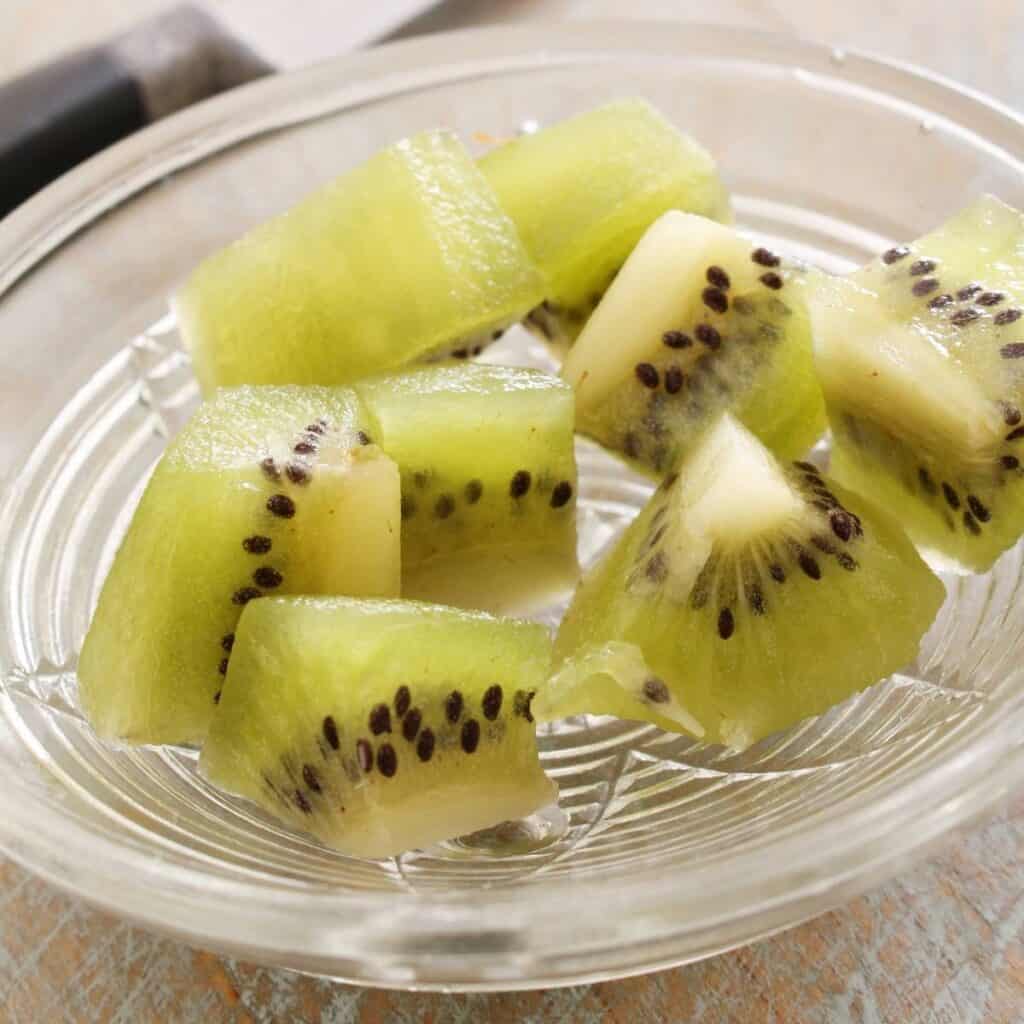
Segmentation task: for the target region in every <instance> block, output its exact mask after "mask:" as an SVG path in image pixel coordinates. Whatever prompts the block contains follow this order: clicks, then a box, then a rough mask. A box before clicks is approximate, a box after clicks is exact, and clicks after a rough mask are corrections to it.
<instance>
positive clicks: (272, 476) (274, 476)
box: [260, 455, 281, 480]
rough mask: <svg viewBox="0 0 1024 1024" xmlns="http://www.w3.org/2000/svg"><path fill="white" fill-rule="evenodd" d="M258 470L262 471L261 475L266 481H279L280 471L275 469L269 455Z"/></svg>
mask: <svg viewBox="0 0 1024 1024" xmlns="http://www.w3.org/2000/svg"><path fill="white" fill-rule="evenodd" d="M260 469H262V470H263V475H264V476H265V477H266V478H267V479H268V480H280V479H281V470H279V469H278V468H277V463H276V462H275V461H274V460H273V459H272V458H271V457H270V456H269V455H268V456H267V457H266V458H265V459H264V460H263V461H262V462H261V463H260Z"/></svg>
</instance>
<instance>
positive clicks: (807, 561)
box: [796, 551, 821, 580]
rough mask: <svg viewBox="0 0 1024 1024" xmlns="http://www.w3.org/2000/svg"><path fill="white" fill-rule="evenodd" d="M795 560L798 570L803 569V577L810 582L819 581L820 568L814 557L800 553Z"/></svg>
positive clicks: (808, 553) (806, 553) (806, 552)
mask: <svg viewBox="0 0 1024 1024" xmlns="http://www.w3.org/2000/svg"><path fill="white" fill-rule="evenodd" d="M796 560H797V563H798V564H799V566H800V568H801V569H803V571H804V575H805V576H809V577H810V578H811V579H812V580H820V579H821V566H820V565H818V562H817V559H816V558H815V557H814V555H812V554H811V553H810V552H808V551H801V552H800V553H799V554H798V555H797V559H796Z"/></svg>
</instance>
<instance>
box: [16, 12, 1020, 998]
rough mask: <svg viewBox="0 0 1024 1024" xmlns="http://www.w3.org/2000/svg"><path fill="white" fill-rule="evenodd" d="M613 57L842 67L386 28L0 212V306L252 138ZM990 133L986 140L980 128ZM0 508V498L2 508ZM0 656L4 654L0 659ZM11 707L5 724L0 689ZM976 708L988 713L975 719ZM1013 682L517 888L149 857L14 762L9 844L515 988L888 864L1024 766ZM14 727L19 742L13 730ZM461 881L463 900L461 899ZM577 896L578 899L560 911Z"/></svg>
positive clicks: (979, 807)
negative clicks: (815, 781)
mask: <svg viewBox="0 0 1024 1024" xmlns="http://www.w3.org/2000/svg"><path fill="white" fill-rule="evenodd" d="M626 56H633V57H641V56H642V57H643V58H644V59H646V60H672V59H678V58H680V57H686V58H687V59H691V60H692V59H700V58H701V57H702V56H704V57H706V58H707V59H714V60H723V59H724V60H728V59H735V60H742V61H745V62H753V63H764V64H770V65H773V66H784V67H792V68H800V69H802V70H803V71H805V72H808V73H810V74H817V75H821V76H826V77H828V76H834V74H835V71H836V62H835V57H836V54H835V51H833V50H831V49H830V48H828V47H826V46H822V45H819V44H815V43H810V42H805V41H801V40H798V39H795V38H789V37H784V36H778V35H773V34H769V33H762V32H754V31H746V30H739V29H736V28H733V27H725V26H702V25H691V24H680V23H673V22H650V21H646V22H642V21H588V22H567V23H563V24H560V25H557V26H551V25H547V26H544V27H543V28H542V27H515V28H494V29H475V30H468V31H463V32H456V33H446V34H442V35H436V36H428V37H422V38H418V39H414V40H409V41H402V42H398V43H392V44H388V45H386V46H383V47H380V48H378V49H374V50H369V51H365V52H360V53H356V54H352V55H348V56H343V57H340V58H337V59H335V60H332V61H328V62H326V63H323V64H320V65H317V66H314V67H312V68H310V69H307V70H303V71H298V72H293V73H290V74H287V75H283V76H280V77H275V78H272V79H268V80H264V81H261V82H257V83H254V84H252V85H249V86H246V87H244V88H242V89H239V90H236V91H234V92H232V93H230V94H227V95H225V96H222V97H218V98H216V99H213V100H210V101H207V102H205V103H202V104H200V105H198V106H196V107H193V108H190V109H189V110H187V111H185V112H183V113H181V114H178V115H176V116H174V117H172V118H169V119H167V120H166V121H162V122H160V123H158V124H156V125H154V126H152V127H150V128H148V129H146V130H144V131H142V132H140V133H138V134H137V135H135V136H132V137H131V138H129V139H128V140H126V141H124V142H122V143H120V144H118V145H116V146H114V147H112V148H111V149H109V150H107V151H105V152H103V153H102V154H100V155H99V156H97V157H95V158H93V159H92V160H90V161H89V162H88V163H86V164H84V165H83V166H81V167H80V168H78V169H77V170H75V171H74V172H73V173H71V174H69V175H67V176H66V177H64V178H62V179H60V180H59V181H58V182H56V183H55V184H53V185H51V186H50V187H49V188H47V189H46V190H45V191H44V192H42V193H40V194H39V195H38V196H36V197H35V198H33V199H32V200H31V201H29V202H28V203H27V204H25V205H24V206H23V207H21V208H20V209H18V210H16V211H15V212H14V213H13V214H11V215H10V216H9V217H8V218H7V219H6V220H4V221H2V222H0V309H2V302H3V298H4V296H5V294H7V293H8V292H9V291H10V290H11V289H12V288H13V287H14V285H15V284H16V283H17V281H18V280H19V279H20V278H22V277H23V276H25V275H28V274H30V273H31V272H32V271H33V269H34V268H35V267H36V266H37V265H38V264H39V263H40V262H41V261H43V260H44V259H45V258H46V256H47V255H48V254H50V253H52V252H53V251H55V250H56V249H57V248H59V246H60V245H61V244H62V243H63V242H65V241H66V240H67V239H69V238H70V237H71V236H72V235H74V234H77V233H78V232H81V231H83V230H87V229H88V227H89V225H90V224H91V223H92V222H93V221H94V220H96V219H97V218H98V217H100V216H101V215H102V214H103V213H104V212H105V211H107V210H109V209H111V208H112V207H114V206H116V205H117V204H119V203H121V202H123V201H125V200H127V199H129V198H131V197H132V196H133V195H135V194H136V193H138V192H140V191H141V190H143V189H145V188H146V187H148V186H149V185H151V184H152V183H154V182H155V181H157V180H158V179H159V178H161V177H162V176H164V175H166V174H168V173H170V172H172V171H175V170H180V169H182V168H184V167H187V166H190V165H192V164H195V163H199V162H201V161H202V160H203V159H205V158H206V157H208V156H211V155H213V154H216V153H218V152H220V151H223V150H225V149H227V148H230V147H231V146H232V145H234V144H236V143H239V142H241V141H243V140H246V139H249V138H252V137H254V136H256V135H260V134H263V133H266V132H270V131H274V130H277V129H281V128H284V127H287V126H289V125H293V124H297V123H301V122H304V121H307V120H310V119H314V118H317V117H319V116H323V115H327V114H336V113H339V112H342V111H344V110H345V109H348V108H353V107H358V106H359V105H361V104H363V103H365V102H368V101H371V100H377V99H381V98H383V97H386V96H395V95H400V94H402V93H407V92H410V91H416V90H418V89H421V88H425V87H429V86H431V85H436V84H439V83H441V82H446V83H452V82H470V81H472V80H473V79H476V78H480V77H488V76H491V75H496V74H501V73H504V72H508V71H513V70H514V71H520V72H522V71H528V70H529V69H531V68H540V67H544V68H551V67H554V66H565V65H571V64H572V63H575V62H589V63H593V62H594V61H607V62H609V63H611V64H613V63H614V62H616V61H619V60H621V59H623V58H624V57H626ZM842 80H843V84H844V86H851V85H852V86H853V87H855V88H859V89H863V90H868V91H869V92H871V93H872V94H874V95H876V96H877V97H878V98H879V99H884V100H885V101H886V102H895V103H900V102H903V103H912V104H913V105H914V106H915V107H920V108H922V109H926V110H933V111H935V112H936V115H937V116H939V117H941V116H942V112H943V111H944V110H945V109H947V107H948V104H949V101H950V100H951V99H953V98H954V97H955V99H956V101H957V103H959V104H960V106H961V108H964V106H965V105H966V108H967V109H968V111H969V114H970V117H969V118H968V120H969V126H968V127H965V126H964V125H963V124H962V122H961V125H960V127H961V129H963V130H965V131H967V132H968V133H969V134H971V135H973V136H974V137H975V139H976V140H977V142H978V143H979V144H980V145H984V146H985V147H987V148H988V149H989V150H997V151H998V152H999V156H1000V159H1001V160H1002V161H1003V162H1004V163H1008V164H1010V165H1013V166H1016V167H1019V168H1020V170H1021V171H1022V172H1024V131H1022V130H1021V129H1022V128H1024V119H1022V118H1021V117H1020V116H1018V115H1017V114H1015V113H1014V112H1013V111H1012V110H1010V109H1009V108H1008V107H1006V106H1004V105H1003V104H1000V103H999V102H997V101H995V100H992V99H989V98H988V97H985V96H983V95H981V94H980V93H977V92H974V91H972V90H969V89H965V88H963V87H961V86H959V85H957V84H955V83H953V82H951V81H948V80H946V79H944V78H942V77H941V76H938V75H935V74H932V73H929V72H925V71H922V70H919V69H916V68H913V67H910V66H908V65H905V64H900V63H896V62H891V61H884V60H879V59H876V58H872V57H868V56H865V55H862V54H859V53H853V52H848V53H845V54H843V60H842ZM994 138H999V139H1000V143H999V144H998V145H997V144H996V143H994V142H993V141H991V140H992V139H994ZM0 518H2V516H0ZM0 667H2V666H0ZM0 705H2V706H3V707H4V713H5V717H6V718H7V719H8V723H9V727H11V728H15V729H17V728H18V725H17V716H15V715H14V714H13V713H12V706H11V705H10V704H9V702H8V698H7V697H6V696H4V695H3V694H2V693H0ZM979 723H981V724H982V725H983V729H984V731H981V730H979ZM1022 724H1024V701H1015V702H1013V703H1012V704H1009V703H1003V704H1001V705H999V706H989V708H988V709H987V710H986V713H985V715H984V716H982V717H980V718H976V719H974V720H973V722H972V723H971V724H970V725H966V724H965V726H964V727H963V728H961V729H960V730H959V731H958V732H957V733H956V734H955V735H953V736H951V737H947V739H946V740H945V741H944V744H943V746H944V752H943V757H942V758H941V759H938V758H936V759H934V761H933V762H931V763H928V764H926V765H919V766H917V768H915V769H914V770H913V771H906V772H901V774H900V777H899V778H898V779H896V780H893V779H891V778H890V779H888V780H886V781H885V782H883V783H881V784H880V785H878V786H877V787H876V788H874V789H873V790H872V791H871V792H870V793H868V794H861V795H859V796H858V797H857V798H851V799H849V800H847V801H845V802H844V804H843V806H842V808H841V813H837V810H836V809H832V810H829V811H823V812H819V813H817V814H814V815H810V816H808V818H807V819H806V820H805V821H804V822H803V823H802V824H801V825H800V826H799V827H794V828H790V829H788V830H786V831H785V832H780V833H778V834H773V835H772V836H771V837H770V838H766V839H765V840H764V841H763V842H762V843H761V844H760V845H759V846H758V847H757V848H753V849H751V848H748V849H746V850H744V851H742V852H737V853H736V854H733V855H731V856H729V857H726V858H723V859H722V860H720V861H718V862H717V863H715V864H714V865H713V866H708V865H702V866H698V867H695V868H694V869H693V870H691V871H687V872H686V873H685V874H676V875H672V874H666V873H665V872H664V871H662V870H659V869H658V868H657V867H652V868H649V869H642V870H641V869H638V868H636V867H633V868H631V869H630V870H628V871H627V870H616V871H609V872H607V873H605V874H600V875H596V874H595V875H589V876H587V877H586V878H581V879H578V880H577V879H573V878H572V877H569V878H566V879H562V880H553V879H550V878H545V879H544V883H543V884H544V888H543V893H544V899H543V900H539V899H532V898H531V897H532V896H533V895H534V894H536V893H539V892H540V889H538V888H535V887H534V886H532V885H527V886H520V887H517V888H509V889H493V890H486V891H482V890H479V889H473V890H469V889H458V888H453V889H451V890H449V891H446V892H445V893H443V894H418V893H409V894H407V895H405V896H402V897H396V896H395V895H394V894H393V893H378V894H373V895H367V894H363V895H358V896H357V895H352V894H344V893H339V892H337V891H333V890H329V889H320V888H317V889H314V888H312V887H310V886H307V885H302V884H298V883H296V884H295V885H289V884H287V883H285V882H283V881H281V880H279V879H278V880H271V879H269V878H268V879H267V880H266V881H261V882H259V883H258V884H257V883H254V882H252V881H248V882H245V881H240V880H238V879H237V878H233V877H230V876H229V872H227V871H225V872H223V873H221V872H219V871H217V870H216V869H213V868H211V867H210V866H209V865H206V866H204V867H203V868H202V869H200V868H198V867H196V866H187V865H183V864H174V863H169V862H167V861H163V860H161V861H157V860H156V859H154V858H153V856H152V854H151V852H148V851H147V850H146V849H145V848H144V846H143V844H141V843H140V844H138V845H135V844H129V843H119V842H114V841H113V840H112V839H111V838H109V837H107V836H105V835H102V834H99V833H98V832H97V831H95V830H93V829H92V828H90V827H88V826H87V825H85V824H84V823H82V822H81V821H78V820H73V819H70V818H68V817H66V816H63V815H61V814H60V813H59V812H58V811H57V810H55V809H53V808H40V807H38V805H36V804H34V803H33V802H32V801H31V800H30V799H29V795H28V792H27V790H26V789H25V788H24V787H23V786H21V785H20V783H19V780H18V779H17V778H10V777H8V778H6V779H5V784H4V786H3V787H0V847H2V848H3V849H4V851H5V852H6V853H8V854H9V855H10V856H11V857H13V858H14V859H15V860H17V861H19V862H20V863H21V864H23V865H24V866H26V867H27V868H29V869H30V870H32V871H34V872H36V873H37V874H39V875H41V876H42V877H44V878H45V879H47V880H48V881H50V882H52V883H54V884H56V885H58V886H60V887H61V888H63V889H65V890H68V891H70V892H72V893H73V894H75V895H77V896H80V897H82V898H84V899H86V900H88V901H89V902H91V903H93V904H96V905H98V906H100V907H103V908H104V909H107V910H110V911H112V912H114V913H117V914H120V915H122V916H125V917H127V918H130V919H132V920H135V921H137V922H139V923H141V924H144V925H146V926H148V927H152V928H154V929H157V930H161V931H164V932H168V933H171V934H174V935H177V936H179V937H181V938H184V939H186V940H188V941H190V942H192V943H195V944H198V945H202V946H205V947H210V948H216V949H218V950H222V951H225V952H231V953H234V954H237V955H240V956H243V957H246V958H249V959H252V960H256V961H261V962H265V963H273V964H277V965H282V966H291V967H295V968H298V969H301V970H305V971H309V972H314V973H321V974H326V975H330V976H333V977H337V978H339V979H343V980H346V981H353V982H362V983H369V984H374V985H381V986H390V987H401V988H459V989H464V990H471V989H478V990H487V989H512V988H526V987H540V986H550V985H556V984H569V983H577V982H583V981H593V980H600V979H605V978H609V977H618V976H622V975H627V974H631V973H636V972H639V971H645V970H653V969H656V968H658V967H665V966H669V965H673V964H678V963H681V962H684V961H687V960H693V959H698V958H700V957H703V956H708V955H711V954H713V953H716V952H720V951H722V950H725V949H728V948H730V947H733V946H736V945H739V944H741V943H743V942H747V941H750V940H753V939H755V938H758V937H762V936H764V935H767V934H770V933H771V932H773V931H777V930H779V929H781V928H784V927H787V926H789V925H792V924H795V923H797V922H798V921H800V920H802V919H804V918H806V917H808V916H811V915H813V914H816V913H819V912H821V911H824V910H826V909H828V908H830V907H832V906H835V905H837V904H838V903H840V902H842V901H844V900H846V899H848V898H850V897H851V896H853V895H855V894H856V893H857V892H859V891H862V890H863V889H864V888H866V887H868V886H869V885H871V884H872V883H874V882H877V881H878V880H880V879H881V878H883V877H885V876H887V875H889V874H891V873H892V872H894V871H895V870H896V869H897V868H898V867H899V866H900V865H902V864H904V863H906V862H907V861H908V860H909V859H910V858H911V857H912V856H914V855H916V854H918V853H919V852H920V851H921V850H923V849H924V848H925V847H927V846H928V844H929V843H931V842H932V841H934V840H935V839H937V838H938V837H939V836H941V835H942V834H944V833H945V832H947V831H948V830H949V829H951V828H953V827H955V826H958V825H961V824H964V823H965V822H967V821H968V820H970V819H972V818H974V817H976V816H978V815H980V814H982V813H983V812H984V811H985V810H987V809H989V808H991V807H992V806H993V805H995V804H996V803H997V802H998V801H999V800H1000V799H1002V798H1003V797H1005V796H1006V795H1007V794H1008V793H1009V792H1010V791H1011V790H1012V788H1013V787H1014V786H1015V785H1016V784H1018V783H1019V782H1020V780H1021V779H1022V778H1024V742H1022V741H1021V740H1020V738H1019V737H1020V736H1021V735H1022V734H1024V730H1022V728H1021V726H1022ZM25 740H26V742H28V741H29V740H30V738H29V737H25ZM470 893H471V894H472V898H471V899H467V897H468V896H469V895H470ZM567 907H571V908H572V911H571V913H569V912H567V909H566V908H567Z"/></svg>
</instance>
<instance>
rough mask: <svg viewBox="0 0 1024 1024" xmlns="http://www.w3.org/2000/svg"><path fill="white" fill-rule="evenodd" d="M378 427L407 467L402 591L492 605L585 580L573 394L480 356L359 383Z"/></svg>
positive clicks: (554, 381) (530, 601)
mask: <svg viewBox="0 0 1024 1024" xmlns="http://www.w3.org/2000/svg"><path fill="white" fill-rule="evenodd" d="M356 390H357V392H358V394H359V395H360V397H361V398H362V401H363V404H364V406H365V408H366V413H367V430H368V431H369V433H370V436H371V437H372V438H373V440H374V441H375V442H377V443H378V444H379V445H380V446H381V447H382V448H383V449H384V451H386V452H387V454H388V455H389V456H390V457H391V458H392V459H394V460H395V462H396V463H398V467H399V469H400V471H401V476H402V595H403V596H404V597H411V598H416V599H420V600H429V601H437V602H440V603H444V604H453V605H458V606H462V607H470V608H482V609H484V610H487V611H492V612H507V611H510V610H512V609H519V610H521V609H522V608H523V607H530V606H535V605H537V604H539V603H541V602H543V601H544V600H545V599H549V598H550V597H552V596H553V595H554V594H555V593H556V592H558V591H564V590H566V589H568V588H570V587H571V586H572V585H573V584H574V583H575V582H576V579H577V576H578V567H577V562H576V491H577V481H576V462H575V455H574V447H573V393H572V389H571V388H569V387H568V386H567V385H566V384H565V383H564V382H563V381H561V380H559V379H558V377H555V376H553V375H551V374H547V373H543V372H541V371H539V370H526V369H515V368H512V367H507V366H489V365H485V364H476V363H471V364H467V365H449V366H437V367H428V368H421V369H417V370H414V371H411V372H409V373H404V374H399V375H396V376H391V377H384V378H376V379H373V380H368V381H360V382H359V383H358V384H357V385H356Z"/></svg>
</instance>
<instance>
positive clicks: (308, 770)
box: [302, 764, 323, 793]
mask: <svg viewBox="0 0 1024 1024" xmlns="http://www.w3.org/2000/svg"><path fill="white" fill-rule="evenodd" d="M302 781H303V782H305V783H306V786H307V788H309V789H311V790H313V792H314V793H322V792H323V790H322V789H321V788H320V777H319V776H318V775H317V773H316V769H315V768H314V767H313V766H312V765H311V764H304V765H303V766H302Z"/></svg>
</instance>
